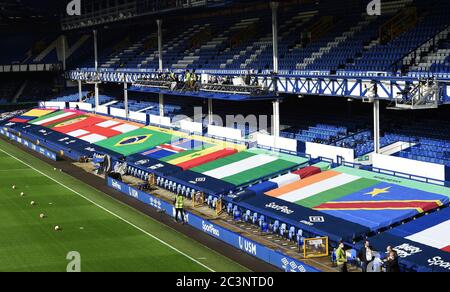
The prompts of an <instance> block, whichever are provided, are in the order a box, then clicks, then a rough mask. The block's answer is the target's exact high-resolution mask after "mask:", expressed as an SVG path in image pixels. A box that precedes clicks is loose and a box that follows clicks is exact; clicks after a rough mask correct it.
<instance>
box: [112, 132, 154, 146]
mask: <svg viewBox="0 0 450 292" xmlns="http://www.w3.org/2000/svg"><path fill="white" fill-rule="evenodd" d="M152 136H153V135H152V134H146V135H136V136H131V137H125V138H123V139H122V140H120V141H119V142H117V144H115V145H114V146H116V147H122V146H130V145H136V144H142V143H145V141H147V140H148V139H150V137H152Z"/></svg>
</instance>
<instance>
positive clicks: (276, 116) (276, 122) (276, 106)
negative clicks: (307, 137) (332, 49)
mask: <svg viewBox="0 0 450 292" xmlns="http://www.w3.org/2000/svg"><path fill="white" fill-rule="evenodd" d="M270 7H271V8H272V47H273V74H274V75H277V74H278V7H279V3H278V2H270ZM275 84H276V83H275ZM275 90H276V87H275ZM272 130H273V136H275V137H279V136H280V100H278V99H277V100H276V101H274V102H273V129H272Z"/></svg>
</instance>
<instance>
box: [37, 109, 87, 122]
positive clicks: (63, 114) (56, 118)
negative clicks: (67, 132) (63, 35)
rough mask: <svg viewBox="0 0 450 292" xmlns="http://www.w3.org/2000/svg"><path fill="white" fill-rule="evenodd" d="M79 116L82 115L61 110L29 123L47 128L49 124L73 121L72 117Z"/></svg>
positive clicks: (77, 112)
mask: <svg viewBox="0 0 450 292" xmlns="http://www.w3.org/2000/svg"><path fill="white" fill-rule="evenodd" d="M80 115H82V113H81V112H79V111H72V110H61V111H57V112H54V113H51V114H48V115H45V116H42V117H40V118H37V119H35V120H32V121H31V122H30V123H31V124H34V125H39V126H48V125H51V124H57V123H60V122H62V121H65V120H68V119H73V118H74V117H77V116H80Z"/></svg>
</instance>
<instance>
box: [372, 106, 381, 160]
mask: <svg viewBox="0 0 450 292" xmlns="http://www.w3.org/2000/svg"><path fill="white" fill-rule="evenodd" d="M373 142H374V149H373V151H374V152H375V153H377V154H379V153H380V101H379V100H378V99H374V101H373Z"/></svg>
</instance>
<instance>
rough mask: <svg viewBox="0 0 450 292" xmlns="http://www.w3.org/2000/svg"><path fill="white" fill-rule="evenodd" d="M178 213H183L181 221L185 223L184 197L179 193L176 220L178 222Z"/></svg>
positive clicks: (176, 202)
mask: <svg viewBox="0 0 450 292" xmlns="http://www.w3.org/2000/svg"><path fill="white" fill-rule="evenodd" d="M178 214H180V215H181V222H182V223H183V224H184V197H183V196H182V195H181V194H178V195H177V197H176V198H175V221H176V222H178Z"/></svg>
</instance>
